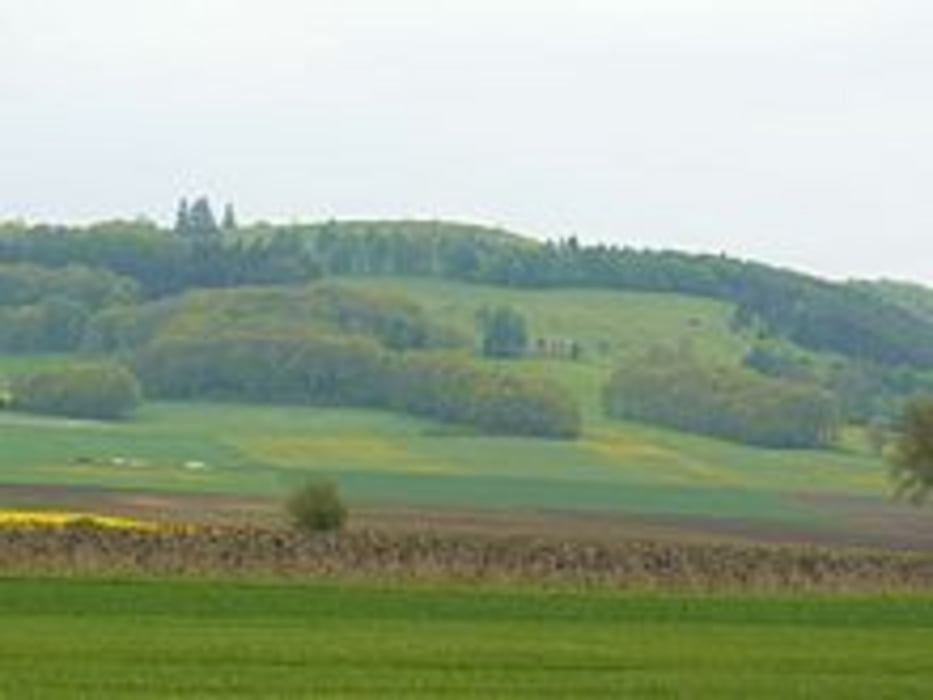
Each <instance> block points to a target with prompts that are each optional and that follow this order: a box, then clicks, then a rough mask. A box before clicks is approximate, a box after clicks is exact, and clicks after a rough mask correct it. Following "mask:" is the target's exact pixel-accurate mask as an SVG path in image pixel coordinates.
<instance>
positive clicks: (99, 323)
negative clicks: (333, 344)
mask: <svg viewBox="0 0 933 700" xmlns="http://www.w3.org/2000/svg"><path fill="white" fill-rule="evenodd" d="M296 331H297V332H305V331H312V332H315V333H319V334H321V333H323V334H330V335H338V334H339V335H352V336H360V337H365V338H371V339H373V340H375V341H377V342H378V343H379V344H380V345H383V346H385V347H387V348H391V349H393V350H423V349H429V348H456V347H467V346H468V345H469V342H470V341H469V338H467V337H464V336H463V335H462V334H461V333H459V332H458V331H457V330H455V329H454V328H452V327H450V326H447V325H444V324H441V323H438V322H437V321H435V320H433V319H432V318H430V317H429V316H428V315H427V314H426V313H425V312H424V310H423V309H422V308H421V306H419V305H418V304H416V303H414V302H412V301H411V300H409V299H408V298H406V297H404V296H400V295H395V294H385V293H381V294H377V293H374V292H367V291H363V290H356V289H352V288H349V287H345V286H340V285H332V284H322V285H313V286H309V287H276V288H273V287H250V288H239V289H236V290H201V291H197V292H189V293H188V294H186V295H184V296H182V297H179V298H177V299H171V300H168V299H163V300H160V301H157V302H151V303H149V304H144V305H141V306H136V307H118V308H113V309H108V310H106V311H104V312H102V313H100V314H98V315H97V316H95V317H94V318H93V319H92V320H91V322H90V324H89V325H88V331H87V334H86V337H85V343H84V349H86V350H89V351H92V352H113V351H122V350H126V349H131V348H136V347H139V346H140V345H143V344H145V343H147V342H149V341H150V340H153V339H155V338H156V337H160V336H169V335H191V334H194V335H198V336H209V335H210V334H211V333H215V332H216V333H225V334H229V333H232V332H244V333H248V334H256V333H257V332H263V333H269V334H278V335H281V334H283V333H284V334H292V333H295V332H296Z"/></svg>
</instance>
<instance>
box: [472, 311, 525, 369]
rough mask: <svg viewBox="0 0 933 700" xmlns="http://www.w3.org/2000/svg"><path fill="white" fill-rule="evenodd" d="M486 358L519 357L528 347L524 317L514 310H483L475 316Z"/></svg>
mask: <svg viewBox="0 0 933 700" xmlns="http://www.w3.org/2000/svg"><path fill="white" fill-rule="evenodd" d="M476 319H477V322H478V323H479V326H480V331H481V333H482V337H483V355H485V356H486V357H521V356H522V355H524V354H525V349H526V347H527V346H528V329H527V326H526V324H525V317H524V316H522V315H521V314H520V313H519V312H518V311H516V310H515V309H511V308H509V307H507V306H500V307H498V308H495V309H490V308H483V309H481V310H480V311H479V313H478V314H477V315H476Z"/></svg>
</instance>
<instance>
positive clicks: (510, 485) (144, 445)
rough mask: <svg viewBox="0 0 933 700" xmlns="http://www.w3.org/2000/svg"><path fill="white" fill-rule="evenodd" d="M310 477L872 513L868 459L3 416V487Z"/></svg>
mask: <svg viewBox="0 0 933 700" xmlns="http://www.w3.org/2000/svg"><path fill="white" fill-rule="evenodd" d="M311 474H325V475H331V476H335V477H337V478H338V480H339V481H340V483H341V486H342V487H343V488H344V489H345V491H346V493H347V495H348V497H349V499H350V501H351V503H356V504H398V505H418V506H453V507H485V508H519V509H527V510H542V509H545V510H570V511H575V510H576V511H590V512H592V511H607V512H624V513H642V514H648V513H653V514H669V515H682V516H715V517H734V518H751V519H756V520H763V521H770V522H774V523H785V524H794V523H797V524H801V525H808V526H820V527H828V528H831V527H833V526H838V527H842V526H843V523H842V522H841V521H840V522H835V521H834V519H833V518H834V516H833V514H832V512H831V511H828V510H827V509H826V508H824V507H822V506H813V505H808V504H807V503H805V502H803V501H801V500H800V499H798V498H797V495H799V494H800V493H804V492H806V493H814V494H844V495H846V496H848V497H853V498H858V499H863V500H867V501H878V502H880V501H881V500H882V499H884V498H885V495H886V491H887V488H888V487H887V483H886V468H885V466H884V465H883V463H882V462H881V461H880V460H877V459H874V458H871V457H869V456H867V455H864V454H855V453H841V452H799V451H774V450H760V449H753V448H748V447H743V446H739V445H733V444H729V443H725V442H721V441H716V440H710V439H706V438H702V437H695V436H686V435H683V434H679V433H673V432H669V431H663V430H656V429H651V428H647V427H645V426H638V425H632V424H623V425H619V426H614V425H603V426H599V427H597V428H594V429H591V430H590V431H588V432H587V434H586V435H585V436H584V438H583V439H581V440H579V441H577V442H559V441H551V440H542V439H530V438H513V437H488V436H477V435H470V434H464V433H461V432H458V431H457V430H451V429H450V428H449V427H446V426H442V425H440V424H436V423H431V422H429V421H422V420H417V419H413V418H406V417H401V416H398V415H394V414H390V413H386V412H381V411H366V410H352V409H324V408H307V407H275V406H247V405H242V404H206V403H205V404H195V403H153V404H149V405H147V406H146V407H145V408H144V409H143V410H142V411H141V413H140V415H139V417H138V418H137V419H136V420H134V421H131V422H127V423H98V422H92V421H73V420H63V419H54V418H41V417H36V416H29V415H24V414H13V413H0V481H2V482H5V483H19V484H69V485H86V486H106V487H114V488H121V489H158V490H168V491H193V492H218V493H236V494H249V495H262V496H279V495H281V494H282V493H284V492H285V491H287V490H288V489H289V488H291V487H292V486H293V485H294V484H295V483H296V482H298V481H300V480H302V479H304V478H306V477H307V476H308V475H311Z"/></svg>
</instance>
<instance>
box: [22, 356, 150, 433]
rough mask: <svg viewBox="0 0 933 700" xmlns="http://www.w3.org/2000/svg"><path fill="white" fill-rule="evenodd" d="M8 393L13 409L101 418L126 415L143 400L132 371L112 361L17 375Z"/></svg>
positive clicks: (123, 416)
mask: <svg viewBox="0 0 933 700" xmlns="http://www.w3.org/2000/svg"><path fill="white" fill-rule="evenodd" d="M9 393H10V407H11V408H13V409H14V410H19V411H28V412H30V413H42V414H51V415H61V416H68V417H71V418H94V419H100V420H118V419H122V418H126V417H128V416H129V415H130V414H132V412H133V411H134V410H136V407H137V406H138V405H139V403H140V401H141V400H142V392H141V390H140V386H139V382H138V381H137V380H136V378H135V377H134V376H133V374H132V373H131V372H130V371H129V370H127V369H126V368H125V367H123V366H121V365H119V364H113V363H94V364H75V365H70V366H64V367H58V368H55V369H48V370H44V371H41V372H34V373H32V374H28V375H24V376H21V377H17V378H16V379H15V380H14V381H13V383H12V385H11V387H10V392H9Z"/></svg>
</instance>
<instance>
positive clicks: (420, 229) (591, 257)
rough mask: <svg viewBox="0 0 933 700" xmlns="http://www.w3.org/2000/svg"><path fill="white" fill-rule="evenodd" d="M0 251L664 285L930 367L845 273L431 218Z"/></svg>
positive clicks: (196, 279)
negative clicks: (536, 236) (546, 238)
mask: <svg viewBox="0 0 933 700" xmlns="http://www.w3.org/2000/svg"><path fill="white" fill-rule="evenodd" d="M0 261H6V262H29V263H33V264H36V265H43V266H49V267H61V266H64V265H66V264H68V263H81V264H85V265H91V266H100V267H105V268H107V269H109V270H111V271H113V272H116V273H118V274H120V275H124V276H127V277H131V278H133V279H134V280H136V282H137V283H138V284H139V286H140V289H141V290H142V293H143V294H144V295H145V296H147V297H150V298H151V297H157V296H165V295H168V294H175V293H177V292H179V291H182V290H185V289H190V288H193V287H224V286H238V285H242V284H277V283H294V282H306V281H309V280H311V279H314V278H316V277H318V276H319V275H320V274H322V273H326V274H337V275H343V274H365V275H422V276H437V277H444V278H448V279H456V280H463V281H468V282H483V283H491V284H504V285H510V286H520V287H571V286H573V287H579V286H588V287H602V288H612V289H626V290H636V291H651V292H676V293H681V294H691V295H700V296H706V297H712V298H716V299H722V300H724V301H728V302H731V303H734V304H736V307H737V310H736V317H735V323H736V327H737V328H744V329H747V330H749V331H750V332H755V333H759V334H760V333H764V334H772V335H777V336H781V337H786V338H788V339H790V340H792V341H794V342H796V343H798V344H800V345H802V346H804V347H807V348H812V349H815V350H829V351H832V352H835V353H838V354H840V355H842V356H846V357H852V358H856V359H859V360H863V361H867V362H875V363H881V364H904V365H908V366H911V367H918V368H933V319H931V317H930V315H929V314H925V313H920V312H918V311H917V310H916V308H915V305H914V306H911V305H907V304H904V303H899V302H898V301H897V300H896V299H892V298H890V297H891V295H886V294H883V293H879V292H877V291H876V290H874V289H872V288H866V287H864V286H859V285H852V284H836V283H830V282H826V281H822V280H819V279H816V278H813V277H810V276H807V275H802V274H798V273H794V272H790V271H787V270H782V269H778V268H773V267H769V266H766V265H760V264H755V263H749V262H744V261H740V260H735V259H731V258H727V257H725V256H717V255H691V254H686V253H679V252H673V251H647V250H635V249H632V248H626V247H616V246H608V245H602V244H599V245H591V246H586V245H581V244H580V243H579V242H578V241H577V240H576V239H575V238H568V239H566V240H562V241H556V242H549V243H538V242H535V241H532V240H529V239H524V238H520V237H518V236H514V235H511V234H508V233H506V232H504V231H500V230H495V229H485V228H482V227H478V226H467V225H461V224H448V223H442V222H410V221H400V222H352V221H351V222H333V221H332V222H327V223H323V224H318V225H300V224H294V225H286V226H269V225H263V224H257V225H252V226H246V227H243V226H239V225H238V224H237V222H236V219H235V214H234V213H233V209H232V207H228V208H227V210H226V212H225V215H224V216H223V220H222V221H221V223H219V224H218V223H217V222H216V220H215V218H214V214H213V212H212V211H211V209H210V204H209V203H208V202H207V200H206V199H204V198H201V199H198V200H195V201H194V202H193V203H192V204H191V205H190V206H189V205H188V203H187V201H183V203H182V204H181V205H180V206H179V210H178V214H177V221H176V224H175V227H174V229H173V230H170V231H167V230H164V229H160V228H159V227H158V226H156V225H155V224H152V223H150V222H146V221H114V222H105V223H101V224H95V225H92V226H88V227H83V228H74V227H72V228H69V227H57V226H32V227H27V226H18V225H6V226H3V227H0Z"/></svg>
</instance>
